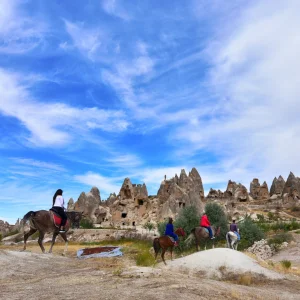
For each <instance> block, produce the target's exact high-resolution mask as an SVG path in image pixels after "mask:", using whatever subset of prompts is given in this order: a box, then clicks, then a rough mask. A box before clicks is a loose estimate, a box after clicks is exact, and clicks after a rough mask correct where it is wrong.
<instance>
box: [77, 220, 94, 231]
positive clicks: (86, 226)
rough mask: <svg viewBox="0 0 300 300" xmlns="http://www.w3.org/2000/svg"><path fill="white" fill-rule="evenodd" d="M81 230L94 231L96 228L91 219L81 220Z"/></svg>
mask: <svg viewBox="0 0 300 300" xmlns="http://www.w3.org/2000/svg"><path fill="white" fill-rule="evenodd" d="M80 228H83V229H93V228H94V224H93V222H92V221H91V220H89V219H81V221H80Z"/></svg>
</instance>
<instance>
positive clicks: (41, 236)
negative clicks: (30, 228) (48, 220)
mask: <svg viewBox="0 0 300 300" xmlns="http://www.w3.org/2000/svg"><path fill="white" fill-rule="evenodd" d="M39 234H40V236H39V239H38V243H39V245H40V247H41V249H42V251H43V253H45V248H44V246H43V239H44V236H45V233H44V232H42V231H39Z"/></svg>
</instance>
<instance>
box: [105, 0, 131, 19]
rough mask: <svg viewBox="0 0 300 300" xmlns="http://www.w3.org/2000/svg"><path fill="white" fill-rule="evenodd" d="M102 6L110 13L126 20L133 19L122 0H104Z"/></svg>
mask: <svg viewBox="0 0 300 300" xmlns="http://www.w3.org/2000/svg"><path fill="white" fill-rule="evenodd" d="M102 8H103V10H104V11H105V12H106V13H107V14H109V15H112V16H116V17H118V18H121V19H123V20H125V21H129V20H130V19H131V17H130V15H129V14H128V12H127V11H126V10H125V9H123V7H122V6H121V3H120V1H118V0H103V1H102Z"/></svg>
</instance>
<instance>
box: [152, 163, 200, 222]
mask: <svg viewBox="0 0 300 300" xmlns="http://www.w3.org/2000/svg"><path fill="white" fill-rule="evenodd" d="M157 198H158V202H159V208H158V213H159V215H158V219H160V220H162V219H164V218H167V217H170V216H173V217H174V216H176V215H177V214H178V213H179V212H180V210H181V209H182V208H184V207H186V206H195V207H196V209H197V210H198V211H199V212H201V211H202V210H203V205H202V200H203V199H204V189H203V184H202V179H201V177H200V175H199V173H198V171H197V170H196V169H195V168H193V169H192V170H191V172H190V173H189V175H188V176H187V174H186V172H185V170H181V173H180V176H179V178H178V176H177V175H175V177H173V178H171V179H170V180H166V179H165V180H164V181H162V183H161V185H160V188H159V190H158V193H157Z"/></svg>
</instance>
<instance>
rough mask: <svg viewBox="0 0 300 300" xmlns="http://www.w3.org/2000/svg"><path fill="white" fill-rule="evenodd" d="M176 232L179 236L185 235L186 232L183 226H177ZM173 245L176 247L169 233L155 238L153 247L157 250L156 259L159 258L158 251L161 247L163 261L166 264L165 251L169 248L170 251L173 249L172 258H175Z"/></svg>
mask: <svg viewBox="0 0 300 300" xmlns="http://www.w3.org/2000/svg"><path fill="white" fill-rule="evenodd" d="M175 234H177V235H178V236H185V232H184V230H183V229H182V228H177V229H176V230H175ZM173 247H174V242H173V241H172V240H171V239H170V237H169V236H167V235H164V236H161V237H159V238H155V239H154V240H153V248H154V251H155V260H156V258H157V255H158V252H159V250H160V249H162V251H161V258H162V260H163V262H164V263H165V265H166V262H165V252H166V250H167V249H168V248H170V251H171V260H172V259H173V256H172V254H173Z"/></svg>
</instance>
